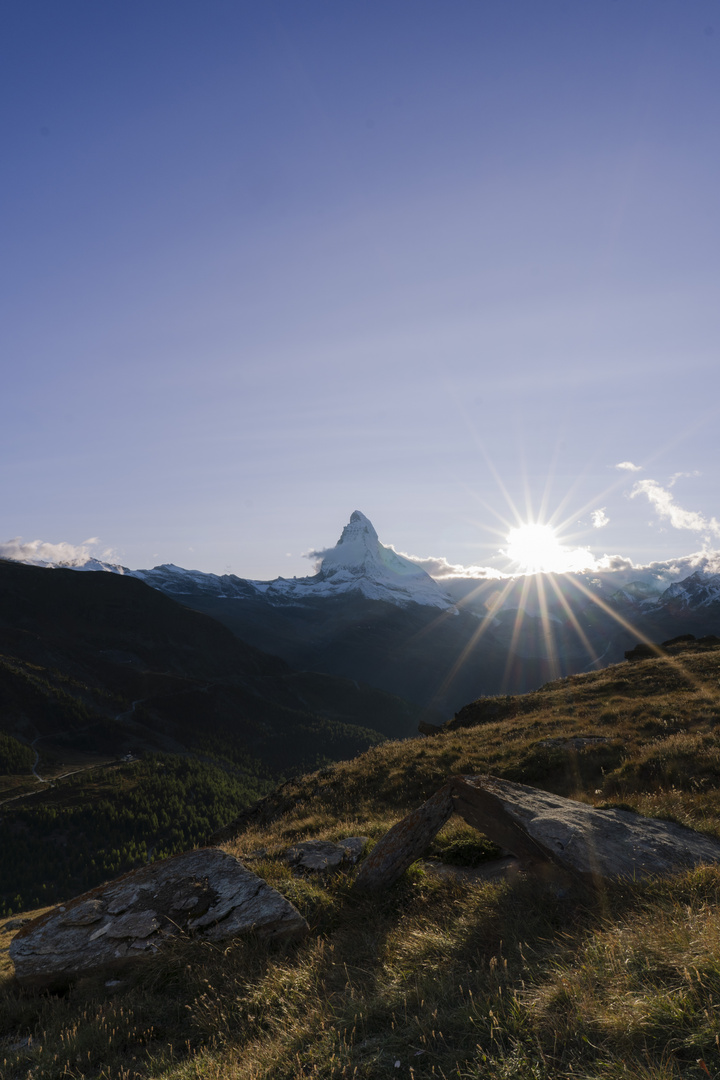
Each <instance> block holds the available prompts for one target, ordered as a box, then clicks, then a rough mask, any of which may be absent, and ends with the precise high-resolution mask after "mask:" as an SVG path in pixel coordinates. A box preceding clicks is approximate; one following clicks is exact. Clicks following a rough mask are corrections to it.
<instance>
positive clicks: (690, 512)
mask: <svg viewBox="0 0 720 1080" xmlns="http://www.w3.org/2000/svg"><path fill="white" fill-rule="evenodd" d="M0 50H1V55H0V82H1V83H2V86H1V93H0V131H1V132H2V145H3V149H4V154H3V158H4V166H3V170H2V176H1V178H0V217H1V220H2V225H1V228H2V234H1V236H2V239H1V247H2V252H3V255H2V259H1V268H0V275H1V276H0V304H1V310H0V318H1V321H2V330H1V331H0V334H1V335H2V337H1V344H2V356H3V394H2V397H1V398H0V440H1V444H0V445H1V450H2V452H1V454H0V475H1V476H2V496H1V499H0V515H1V517H0V520H1V521H2V530H0V533H1V535H0V539H1V540H4V539H9V538H11V537H15V536H22V537H24V538H25V540H26V541H31V540H37V539H42V540H44V541H47V542H50V543H60V542H66V543H69V544H73V545H77V544H81V543H82V542H83V541H84V540H86V539H88V538H89V537H98V538H99V542H98V543H97V544H96V545H95V546H94V548H93V549H94V550H95V551H97V552H98V553H100V552H103V551H106V550H107V549H111V550H112V552H113V554H114V556H115V557H116V558H117V559H119V560H120V561H122V562H123V563H125V565H128V566H131V567H140V566H149V565H154V564H155V563H158V562H175V563H177V564H179V565H183V566H191V567H196V568H199V569H203V570H208V571H214V572H224V571H225V570H226V569H227V568H228V567H230V568H231V569H232V571H233V572H235V573H237V574H240V575H242V576H247V577H260V578H263V577H265V578H267V577H275V576H277V575H278V574H283V575H285V576H289V575H292V574H304V573H307V572H308V571H309V569H310V565H309V563H308V562H307V560H305V559H303V558H302V553H303V552H305V551H307V550H309V549H313V548H318V547H323V546H326V545H328V544H332V543H334V542H335V540H336V539H337V537H338V536H339V533H340V531H341V528H342V526H343V525H344V524H345V522H346V521H347V520H348V517H349V515H350V513H351V512H352V511H353V510H354V509H360V510H362V511H363V512H364V513H365V514H367V515H368V517H370V518H371V520H372V521H373V523H374V524H375V526H376V528H377V529H378V532H379V534H380V538H381V540H383V541H384V542H386V543H393V544H394V545H395V546H396V547H397V548H398V549H399V550H401V551H405V552H409V553H411V554H414V555H419V556H442V557H444V558H446V559H448V560H449V561H450V562H452V563H454V564H463V565H470V564H473V565H497V566H502V565H503V560H502V557H501V556H499V555H498V552H499V550H500V549H501V548H502V547H503V546H504V545H505V534H506V532H507V528H508V527H509V526H511V525H515V524H517V523H518V521H525V520H528V519H530V518H531V517H533V516H535V517H537V515H538V514H539V513H540V511H541V509H542V507H544V508H545V511H544V517H545V519H549V518H551V516H552V515H553V514H554V515H555V517H554V518H553V522H554V523H556V524H560V523H562V524H563V536H564V537H565V538H566V539H567V543H568V544H570V545H575V544H579V545H581V546H588V547H590V548H591V550H592V551H593V553H595V554H596V555H598V556H600V555H602V554H603V553H605V552H609V553H619V554H622V555H623V556H626V557H629V558H631V559H633V560H634V561H636V562H638V563H646V562H648V561H651V560H655V559H668V558H672V557H674V556H677V555H684V554H687V553H688V552H691V551H697V550H699V549H700V548H701V547H702V546H703V545H705V546H710V547H715V548H717V547H720V536H719V535H718V530H717V529H716V528H715V525H713V521H715V524H716V519H717V517H718V516H720V508H719V507H718V476H719V475H720V440H719V439H718V435H717V430H718V419H719V414H720V393H719V390H720V385H719V384H720V376H719V374H718V372H719V370H720V365H719V364H718V341H719V340H720V334H719V331H720V303H718V291H719V290H718V286H719V285H720V265H719V259H720V255H719V253H720V235H719V233H720V228H719V222H720V218H719V214H718V199H717V184H718V176H719V175H720V128H719V127H718V123H717V106H718V100H719V99H720V9H718V6H717V3H716V2H715V0H713V2H703V0H697V2H691V3H687V2H686V0H685V2H666V0H622V2H619V0H603V2H600V0H598V2H581V0H567V2H560V0H557V2H556V0H544V2H543V3H542V4H539V3H537V2H536V0H507V2H503V3H500V2H499V0H497V2H489V0H488V2H485V0H445V2H443V3H442V4H441V3H438V2H437V0H433V2H425V0H393V2H392V3H386V2H382V3H381V2H379V0H377V2H376V0H364V2H362V3H361V2H359V0H357V2H353V0H343V2H340V3H338V2H337V0H325V2H318V0H303V2H301V3H298V2H297V0H284V2H278V3H272V2H266V3H262V4H258V3H255V2H253V3H245V2H242V0H234V2H232V3H226V2H223V0H213V2H211V3H206V4H201V3H199V2H193V3H188V2H186V0H172V2H170V0H154V2H153V3H152V4H141V3H139V2H133V0H122V2H115V0H104V2H103V3H102V4H98V3H96V2H94V0H93V2H76V0H63V3H62V4H58V3H55V2H54V0H53V2H49V0H22V2H19V0H8V2H7V3H6V4H4V5H3V8H2V12H1V13H0ZM621 462H630V463H632V464H634V465H636V466H638V467H642V468H641V469H640V468H638V470H637V471H633V470H628V469H617V468H616V466H617V465H618V464H619V463H621ZM641 481H644V482H645V486H644V487H641V488H637V487H636V485H637V484H638V483H640V482H641ZM651 481H652V483H654V484H655V487H651V486H649V484H650V482H651ZM633 491H635V495H634V497H631V495H632V492H633ZM658 491H662V492H665V495H664V496H663V495H658ZM668 499H670V500H671V501H670V502H668ZM663 500H664V501H663ZM511 505H512V506H514V507H515V508H516V511H517V517H516V516H515V514H514V513H513V512H512V511H511V509H510V506H511ZM673 507H674V508H675V511H673ZM678 508H680V511H682V513H680V512H677V511H678ZM600 509H603V511H604V516H603V517H602V518H600V519H598V518H596V519H595V521H596V522H597V521H598V520H600V521H605V520H606V523H604V524H603V525H602V527H600V528H598V527H594V526H593V517H592V514H593V512H594V511H598V510H600ZM683 514H684V515H685V516H684V517H683V516H682V515H683Z"/></svg>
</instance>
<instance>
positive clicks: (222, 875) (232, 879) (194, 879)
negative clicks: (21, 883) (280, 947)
mask: <svg viewBox="0 0 720 1080" xmlns="http://www.w3.org/2000/svg"><path fill="white" fill-rule="evenodd" d="M250 931H252V932H253V933H255V934H257V935H258V936H260V937H263V938H280V939H288V938H295V937H302V936H303V935H304V934H306V933H307V931H308V925H307V923H306V921H305V919H304V918H303V917H302V915H301V914H300V913H299V911H297V910H296V909H295V908H294V907H293V905H292V904H291V903H290V901H289V900H286V899H285V897H284V896H281V895H280V893H279V892H277V890H276V889H273V888H271V887H270V886H269V885H267V884H266V883H265V882H264V881H263V880H262V878H259V877H257V875H256V874H253V873H251V872H250V871H249V870H247V869H246V868H245V867H244V866H243V864H242V863H241V862H240V861H239V860H238V859H235V858H233V856H232V855H227V854H226V853H225V852H224V851H220V850H219V849H217V848H201V849H200V850H198V851H187V852H183V854H181V855H175V856H174V857H172V858H170V859H165V860H164V861H162V862H157V863H152V864H151V865H150V866H144V867H142V869H140V870H134V871H132V872H131V873H129V874H125V875H124V876H123V877H120V878H118V879H117V880H116V881H112V882H110V884H108V885H101V886H100V887H99V888H97V889H93V890H92V891H91V892H88V893H84V894H83V895H82V896H78V897H77V898H76V899H74V900H70V901H69V902H68V903H67V904H60V905H59V906H58V907H56V908H53V909H52V911H49V912H46V914H45V915H41V916H40V917H39V918H37V919H34V920H33V921H32V922H30V923H28V924H27V925H26V926H24V927H23V928H22V929H21V930H20V932H19V933H18V934H17V935H16V937H15V938H14V939H13V941H12V944H11V945H10V956H11V958H12V960H13V962H14V964H15V976H16V978H17V980H18V982H19V983H20V984H21V985H24V986H33V987H38V988H57V987H62V986H64V985H67V984H68V983H69V982H71V981H72V980H73V979H74V978H75V977H77V976H78V975H81V974H84V973H87V972H90V971H93V970H95V969H98V968H102V969H105V968H107V969H110V968H113V969H114V968H118V967H123V966H125V965H127V964H129V963H131V962H132V961H134V960H137V959H138V958H141V957H143V956H149V955H152V954H154V953H156V952H157V951H158V950H159V949H161V948H162V947H163V946H164V945H166V944H168V943H169V942H171V941H172V940H173V939H177V938H178V936H180V935H189V936H197V937H201V938H203V939H205V940H207V941H222V940H227V939H228V938H233V937H237V936H239V935H241V934H245V933H248V932H250Z"/></svg>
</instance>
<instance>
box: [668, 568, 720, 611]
mask: <svg viewBox="0 0 720 1080" xmlns="http://www.w3.org/2000/svg"><path fill="white" fill-rule="evenodd" d="M661 600H662V601H663V602H664V603H668V604H670V603H672V604H681V605H682V606H683V607H688V608H701V607H709V605H710V604H717V603H720V574H705V573H703V571H702V570H696V571H695V573H694V574H691V575H690V577H687V578H685V579H684V580H683V581H678V582H676V583H675V584H674V585H671V586H670V587H669V588H668V589H666V590H665V592H664V593H663V594H662V597H661Z"/></svg>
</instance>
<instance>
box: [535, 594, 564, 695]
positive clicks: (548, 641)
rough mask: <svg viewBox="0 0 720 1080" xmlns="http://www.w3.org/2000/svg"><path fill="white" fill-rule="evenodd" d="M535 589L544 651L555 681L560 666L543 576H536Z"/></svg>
mask: <svg viewBox="0 0 720 1080" xmlns="http://www.w3.org/2000/svg"><path fill="white" fill-rule="evenodd" d="M535 588H536V589H537V594H538V604H539V607H540V622H541V625H542V629H543V638H544V640H545V649H546V650H547V654H548V660H549V662H550V671H551V673H552V677H553V678H554V679H556V678H557V677H558V675H559V674H560V666H559V661H558V656H557V647H556V646H557V642H556V641H555V635H554V634H553V631H552V626H551V625H550V612H549V611H548V605H547V598H546V596H545V580H544V575H543V574H537V575H536V577H535Z"/></svg>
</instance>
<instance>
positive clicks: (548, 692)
mask: <svg viewBox="0 0 720 1080" xmlns="http://www.w3.org/2000/svg"><path fill="white" fill-rule="evenodd" d="M719 679H720V649H719V648H718V647H717V645H713V643H712V642H709V643H706V644H705V645H701V644H699V643H697V642H689V643H679V644H678V645H676V646H673V647H671V649H669V650H668V654H667V655H665V656H663V657H658V658H651V659H645V660H639V661H637V662H633V663H623V664H620V665H616V666H613V667H611V668H608V669H606V670H604V671H601V672H596V673H592V674H587V675H582V676H574V677H572V678H568V679H564V680H558V681H556V682H554V683H551V684H548V685H546V686H544V687H542V688H541V689H540V690H538V691H537V692H535V693H532V694H528V695H526V696H523V697H510V698H506V697H503V698H500V699H494V700H493V701H483V702H481V703H478V704H477V705H476V706H475V707H474V710H473V709H469V710H468V712H467V713H466V714H465V716H464V717H463V718H462V720H463V724H464V725H465V726H462V725H461V724H458V723H457V722H455V723H454V724H451V725H449V726H448V727H447V729H446V730H443V731H442V732H441V733H440V734H438V735H437V736H435V737H432V738H427V739H423V740H415V741H410V742H403V743H397V742H387V743H385V744H383V745H381V746H377V747H373V748H371V749H370V750H368V751H367V752H366V753H365V754H363V755H361V756H360V757H358V758H356V759H354V760H352V761H346V762H340V763H337V764H335V765H329V766H327V767H325V768H323V769H321V770H320V771H317V772H314V773H312V774H310V775H308V776H306V777H302V778H298V779H295V780H291V781H290V782H289V783H287V784H286V785H284V786H283V787H282V788H281V789H279V790H278V791H277V792H276V793H274V794H272V795H270V796H269V797H267V798H266V799H265V800H264V801H263V802H262V803H260V804H258V805H257V806H256V807H255V808H254V809H252V810H251V811H249V812H248V813H246V814H245V815H244V818H243V820H242V821H241V822H239V823H238V824H237V825H236V826H235V827H234V828H230V829H228V830H227V832H226V834H225V835H226V839H225V841H224V846H225V847H226V849H227V850H229V851H231V852H233V853H237V854H241V855H243V856H245V857H246V858H248V860H249V865H251V866H252V867H253V869H255V870H257V871H258V872H259V873H260V874H261V875H262V876H264V877H265V878H266V879H267V880H268V881H270V882H271V883H272V884H274V885H275V886H276V887H278V888H279V889H280V890H281V891H282V892H283V893H284V894H285V895H286V896H288V897H289V898H291V899H292V900H293V902H294V903H295V904H296V905H297V906H298V907H299V908H300V909H301V911H302V912H303V914H304V915H305V916H306V917H307V918H308V919H309V921H310V924H311V929H312V933H311V935H310V937H309V938H308V939H306V940H305V941H304V942H302V943H301V944H300V945H295V946H292V947H286V948H285V949H283V948H280V947H269V946H266V945H260V944H259V943H257V942H254V941H252V940H243V941H238V942H235V943H233V945H232V946H231V947H230V948H228V949H225V950H222V951H219V950H215V949H212V948H208V947H207V946H206V945H202V944H201V943H199V942H193V941H188V942H187V943H185V944H183V945H181V946H179V947H178V948H177V949H176V950H174V951H173V952H172V953H167V954H166V955H164V956H159V957H157V958H155V959H154V960H153V961H151V962H149V963H148V964H147V965H146V966H145V967H143V968H140V969H138V970H137V971H136V972H135V973H134V974H133V975H131V976H127V977H126V978H124V979H123V980H122V981H120V982H119V983H118V984H116V985H105V983H104V982H103V980H102V979H101V978H97V979H86V980H85V981H84V982H83V983H81V984H78V985H77V986H76V987H75V988H74V989H73V990H72V991H71V992H70V993H69V994H68V995H67V996H65V997H62V998H53V997H44V998H34V997H32V996H28V995H25V994H22V993H19V992H18V991H16V990H15V989H14V988H13V986H12V984H11V983H9V982H8V983H6V984H5V985H4V986H3V989H2V998H1V999H0V1017H2V1019H0V1038H2V1039H3V1040H4V1043H3V1050H2V1054H3V1056H4V1057H5V1061H6V1064H5V1070H6V1075H7V1076H8V1077H21V1076H22V1077H26V1076H32V1077H33V1078H37V1080H40V1078H43V1080H45V1078H48V1080H49V1078H60V1077H67V1076H73V1077H78V1078H79V1077H88V1078H89V1077H98V1078H99V1077H101V1076H102V1077H119V1076H123V1077H125V1078H128V1080H130V1078H132V1080H140V1078H143V1080H145V1078H150V1077H153V1078H156V1077H161V1078H163V1080H170V1078H172V1080H185V1078H189V1077H195V1078H197V1077H202V1078H208V1080H209V1078H211V1077H212V1078H221V1080H231V1078H232V1080H250V1078H260V1077H263V1078H268V1080H269V1078H271V1077H272V1078H273V1080H285V1078H287V1080H290V1078H296V1077H301V1076H316V1077H327V1078H330V1077H333V1078H340V1077H347V1078H350V1077H364V1078H373V1080H374V1078H383V1077H398V1076H401V1077H403V1076H404V1077H413V1078H416V1080H420V1078H421V1077H422V1078H424V1077H431V1076H435V1077H445V1078H448V1080H449V1078H450V1077H462V1078H465V1080H480V1078H485V1077H493V1078H497V1080H510V1078H515V1077H520V1078H528V1080H530V1078H547V1080H550V1078H552V1080H554V1078H556V1077H564V1078H570V1077H577V1076H582V1077H585V1078H593V1080H595V1078H597V1080H600V1078H602V1080H611V1078H613V1080H614V1078H616V1077H621V1076H622V1077H638V1078H643V1080H650V1078H653V1080H670V1078H671V1077H673V1078H675V1077H682V1078H696V1077H697V1078H699V1077H704V1076H708V1075H709V1076H716V1075H718V1072H720V1043H719V1042H718V1034H717V1033H718V1026H719V1025H718V1016H719V1014H720V959H719V957H720V931H719V930H718V927H719V926H720V870H718V868H706V869H700V870H696V871H693V872H691V873H686V874H681V875H678V876H677V877H674V878H672V879H668V880H664V881H645V882H625V883H615V884H613V883H612V882H609V883H608V882H606V883H605V884H604V886H603V887H602V889H601V890H600V891H597V892H595V891H590V890H589V889H588V888H587V887H584V886H583V887H581V886H569V887H568V886H563V887H562V888H561V887H558V885H557V883H555V882H553V881H552V880H543V879H537V878H535V877H532V876H531V875H529V874H528V875H525V874H520V875H519V876H516V877H515V878H508V879H505V880H497V879H495V880H485V879H483V876H482V874H483V863H484V862H485V861H486V860H487V858H488V856H489V855H492V854H497V852H496V851H495V852H493V851H492V850H491V846H490V845H489V844H488V842H487V840H484V839H483V837H482V836H480V834H478V833H477V832H475V831H473V830H472V829H470V828H469V827H468V826H466V825H464V824H460V823H459V822H458V820H456V819H454V818H453V819H451V820H450V822H449V823H448V825H447V826H445V828H444V829H443V831H442V832H441V833H440V835H439V837H438V838H437V840H436V841H435V842H434V844H433V848H432V850H431V851H430V852H429V856H428V857H427V858H426V859H425V860H424V861H423V862H421V863H418V864H415V865H414V866H413V867H412V868H411V869H410V871H408V872H407V873H406V875H405V877H404V878H403V879H402V881H401V882H400V883H399V885H397V886H396V887H395V888H394V889H392V890H390V892H388V893H387V894H385V895H383V896H380V897H379V898H375V899H370V898H367V897H364V898H362V899H360V898H357V897H355V896H354V895H353V894H352V893H351V891H350V884H351V877H350V876H349V875H345V874H340V875H338V876H336V877H333V878H323V877H322V876H318V877H316V878H308V877H302V876H297V875H295V874H293V873H292V871H291V870H290V868H289V867H288V865H287V863H286V862H284V861H283V860H282V859H281V858H279V857H278V856H279V855H280V854H281V853H282V851H283V850H285V849H286V848H287V846H288V844H289V843H291V842H293V841H295V840H297V839H299V838H308V837H313V838H316V837H324V838H329V839H340V838H342V837H345V836H349V835H358V834H364V835H367V836H370V837H371V838H373V839H376V838H378V837H379V836H381V835H382V834H383V833H384V832H385V831H386V829H387V828H388V826H389V825H390V824H391V823H393V822H394V821H396V820H397V819H398V818H399V817H400V816H402V815H403V814H404V813H405V812H406V811H407V810H408V809H410V808H411V807H413V806H415V805H417V804H418V803H419V802H420V801H421V800H423V799H424V798H426V797H427V796H429V795H430V794H431V793H433V792H434V791H435V790H437V788H438V787H439V786H440V785H441V784H442V782H443V781H444V780H445V779H446V778H447V777H448V775H451V774H454V773H459V772H462V773H482V772H486V771H490V772H492V773H494V774H495V775H497V776H501V777H505V778H508V779H514V780H519V781H522V782H525V783H529V784H533V785H536V786H538V787H541V788H543V789H545V790H548V791H554V792H558V793H560V794H564V795H568V796H572V797H574V798H578V799H581V800H585V801H588V802H591V803H593V804H595V805H598V806H604V805H610V806H613V805H614V806H617V805H623V806H626V807H630V808H634V809H636V810H639V811H640V812H641V813H644V814H648V815H650V816H658V817H668V818H671V819H673V820H676V821H680V822H682V823H685V824H688V825H690V826H692V827H694V828H696V829H700V830H703V831H707V832H709V833H711V834H712V835H715V836H720V790H719V783H720V731H719V730H718V722H719V721H720V709H719V708H718V680H719ZM10 933H11V932H5V933H2V930H1V929H0V942H3V943H6V942H7V941H8V940H9V937H10ZM5 971H6V973H7V975H8V976H9V974H10V970H9V966H8V964H7V962H6V965H5Z"/></svg>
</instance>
